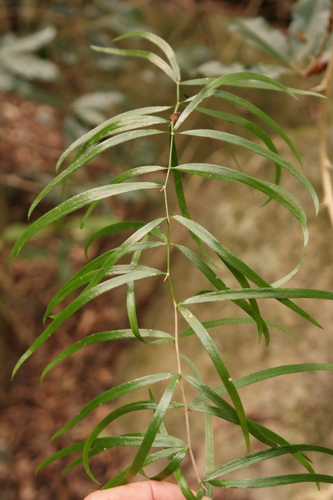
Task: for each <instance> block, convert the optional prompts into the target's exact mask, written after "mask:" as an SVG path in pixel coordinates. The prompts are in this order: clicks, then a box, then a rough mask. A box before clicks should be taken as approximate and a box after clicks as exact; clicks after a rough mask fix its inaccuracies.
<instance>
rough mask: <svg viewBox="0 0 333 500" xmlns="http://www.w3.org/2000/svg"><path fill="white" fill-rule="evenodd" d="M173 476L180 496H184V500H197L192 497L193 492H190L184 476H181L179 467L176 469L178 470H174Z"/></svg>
mask: <svg viewBox="0 0 333 500" xmlns="http://www.w3.org/2000/svg"><path fill="white" fill-rule="evenodd" d="M174 476H175V479H176V481H177V483H178V486H179V489H180V491H181V492H182V494H183V495H184V497H185V498H186V500H197V498H196V497H195V496H194V495H193V492H192V490H191V488H190V486H189V484H188V482H187V481H186V479H185V477H184V474H183V472H182V470H181V468H180V467H178V469H176V470H175V472H174ZM170 500H171V499H170Z"/></svg>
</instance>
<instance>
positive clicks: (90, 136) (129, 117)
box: [56, 106, 171, 172]
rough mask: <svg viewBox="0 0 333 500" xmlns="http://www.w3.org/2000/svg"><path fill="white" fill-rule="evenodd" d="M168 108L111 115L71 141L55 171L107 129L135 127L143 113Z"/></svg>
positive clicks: (140, 109) (167, 107)
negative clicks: (80, 148)
mask: <svg viewBox="0 0 333 500" xmlns="http://www.w3.org/2000/svg"><path fill="white" fill-rule="evenodd" d="M168 109H171V106H149V107H144V108H138V109H133V110H131V111H125V112H124V113H120V114H118V115H116V116H113V117H112V118H110V119H109V120H106V121H105V122H103V123H102V124H101V125H98V126H97V127H95V128H93V129H92V130H90V131H89V132H87V133H86V134H83V135H82V136H81V137H79V138H78V139H77V140H76V141H75V142H73V143H72V144H71V145H70V146H69V147H68V148H67V149H66V150H65V151H64V152H63V153H62V155H61V156H60V158H59V160H58V162H57V165H56V172H58V170H59V169H60V167H61V165H62V163H63V161H64V160H65V159H66V158H67V157H68V156H69V155H70V154H71V153H72V152H73V151H75V149H77V148H79V147H80V146H82V145H85V146H84V150H86V149H87V148H88V147H89V145H91V144H94V143H95V142H97V141H98V140H100V139H101V138H103V137H105V134H106V133H108V131H110V133H112V132H113V131H117V130H118V129H123V127H126V126H130V127H132V128H136V127H137V126H138V123H140V121H138V120H137V119H138V118H140V117H142V116H143V115H146V116H149V114H150V113H160V112H162V111H167V110H168Z"/></svg>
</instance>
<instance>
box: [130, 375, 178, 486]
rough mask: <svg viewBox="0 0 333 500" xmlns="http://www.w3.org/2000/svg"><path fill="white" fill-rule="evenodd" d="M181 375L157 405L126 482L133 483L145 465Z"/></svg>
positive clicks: (174, 380) (176, 377)
mask: <svg viewBox="0 0 333 500" xmlns="http://www.w3.org/2000/svg"><path fill="white" fill-rule="evenodd" d="M179 377H180V375H176V376H174V377H173V379H172V380H171V382H170V383H169V385H168V387H167V388H166V390H165V392H164V394H163V396H162V398H161V400H160V402H159V404H158V405H157V408H156V410H155V412H154V416H153V418H152V420H151V423H150V425H149V427H148V429H147V432H146V434H145V437H144V439H143V442H142V444H141V446H140V448H139V450H138V452H137V454H136V455H135V457H134V460H133V462H132V465H131V466H130V468H129V470H128V472H127V474H126V476H125V478H124V481H125V482H129V481H131V480H132V479H133V478H134V476H135V475H136V474H137V473H138V472H139V470H140V469H141V467H142V466H143V464H144V461H145V459H146V457H147V455H148V453H149V451H150V449H151V446H152V444H153V442H154V439H155V437H156V435H157V433H158V430H159V428H160V426H161V423H162V422H163V419H164V417H165V414H166V412H167V410H168V408H169V404H170V402H171V398H172V395H173V393H174V390H175V388H176V385H177V383H178V380H179Z"/></svg>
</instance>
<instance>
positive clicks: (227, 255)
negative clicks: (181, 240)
mask: <svg viewBox="0 0 333 500" xmlns="http://www.w3.org/2000/svg"><path fill="white" fill-rule="evenodd" d="M174 219H175V220H177V221H178V222H180V224H182V225H184V226H185V227H187V228H188V229H189V230H190V231H192V232H194V233H195V234H196V235H197V236H198V237H199V238H200V239H201V240H202V241H204V242H205V243H206V244H207V245H208V246H209V247H210V248H211V249H212V250H213V251H214V252H216V254H217V255H218V256H219V257H220V258H221V259H222V260H223V261H225V262H227V263H228V264H229V265H231V266H232V267H234V268H235V269H237V270H238V271H239V272H240V273H241V274H243V275H244V276H246V277H247V278H248V279H250V280H251V281H253V283H255V284H256V285H257V286H259V287H262V288H265V287H269V286H270V285H269V283H267V281H265V280H264V279H263V278H261V277H260V276H259V275H258V274H257V273H255V272H254V271H253V270H252V269H250V268H249V267H248V266H247V265H246V264H245V263H244V262H243V261H241V260H240V259H238V258H237V257H236V256H235V255H233V254H232V253H231V252H230V251H229V250H227V249H226V248H225V247H224V246H223V245H222V244H221V243H220V242H219V241H218V240H217V239H216V238H215V237H214V236H213V235H212V234H210V233H209V231H207V230H206V229H205V228H204V227H202V226H201V225H200V224H198V223H197V222H194V221H190V220H188V219H186V218H183V217H181V216H179V215H175V216H174ZM250 293H252V292H250ZM328 293H330V292H328ZM238 298H241V297H240V296H239V297H237V298H236V299H238ZM249 298H257V297H254V296H251V297H249ZM309 298H311V297H309ZM318 298H319V297H318ZM229 300H233V298H232V297H231V296H229ZM277 300H279V301H280V302H281V303H282V304H284V305H285V306H286V307H288V308H289V309H291V310H292V311H294V312H296V313H297V314H299V315H300V316H302V317H303V318H305V319H306V320H307V321H310V323H312V324H314V325H316V326H318V327H319V328H322V327H321V325H320V324H319V323H318V322H317V321H315V320H314V319H313V318H312V316H310V315H309V314H308V313H307V312H305V311H304V310H303V309H301V308H300V307H299V306H297V305H296V304H294V303H293V302H292V301H290V300H289V299H282V298H277ZM184 303H185V302H184ZM187 303H188V302H187Z"/></svg>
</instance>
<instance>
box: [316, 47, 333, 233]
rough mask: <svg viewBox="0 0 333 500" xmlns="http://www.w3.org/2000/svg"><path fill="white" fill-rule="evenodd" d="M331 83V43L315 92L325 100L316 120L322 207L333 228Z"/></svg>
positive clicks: (332, 68)
mask: <svg viewBox="0 0 333 500" xmlns="http://www.w3.org/2000/svg"><path fill="white" fill-rule="evenodd" d="M332 83H333V42H332V46H331V57H330V60H329V63H328V66H327V69H326V71H325V74H324V78H323V80H322V82H321V84H320V85H319V86H318V87H316V88H315V90H316V91H320V92H323V94H324V95H325V97H326V99H321V102H320V107H319V119H318V135H319V137H318V147H319V162H320V170H321V178H322V185H323V192H324V199H323V203H322V204H323V206H324V207H326V208H327V211H328V215H329V218H330V221H331V225H332V226H333V187H332V163H331V161H330V160H329V156H328V151H327V126H328V111H329V103H330V101H329V97H330V95H331V86H332Z"/></svg>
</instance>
